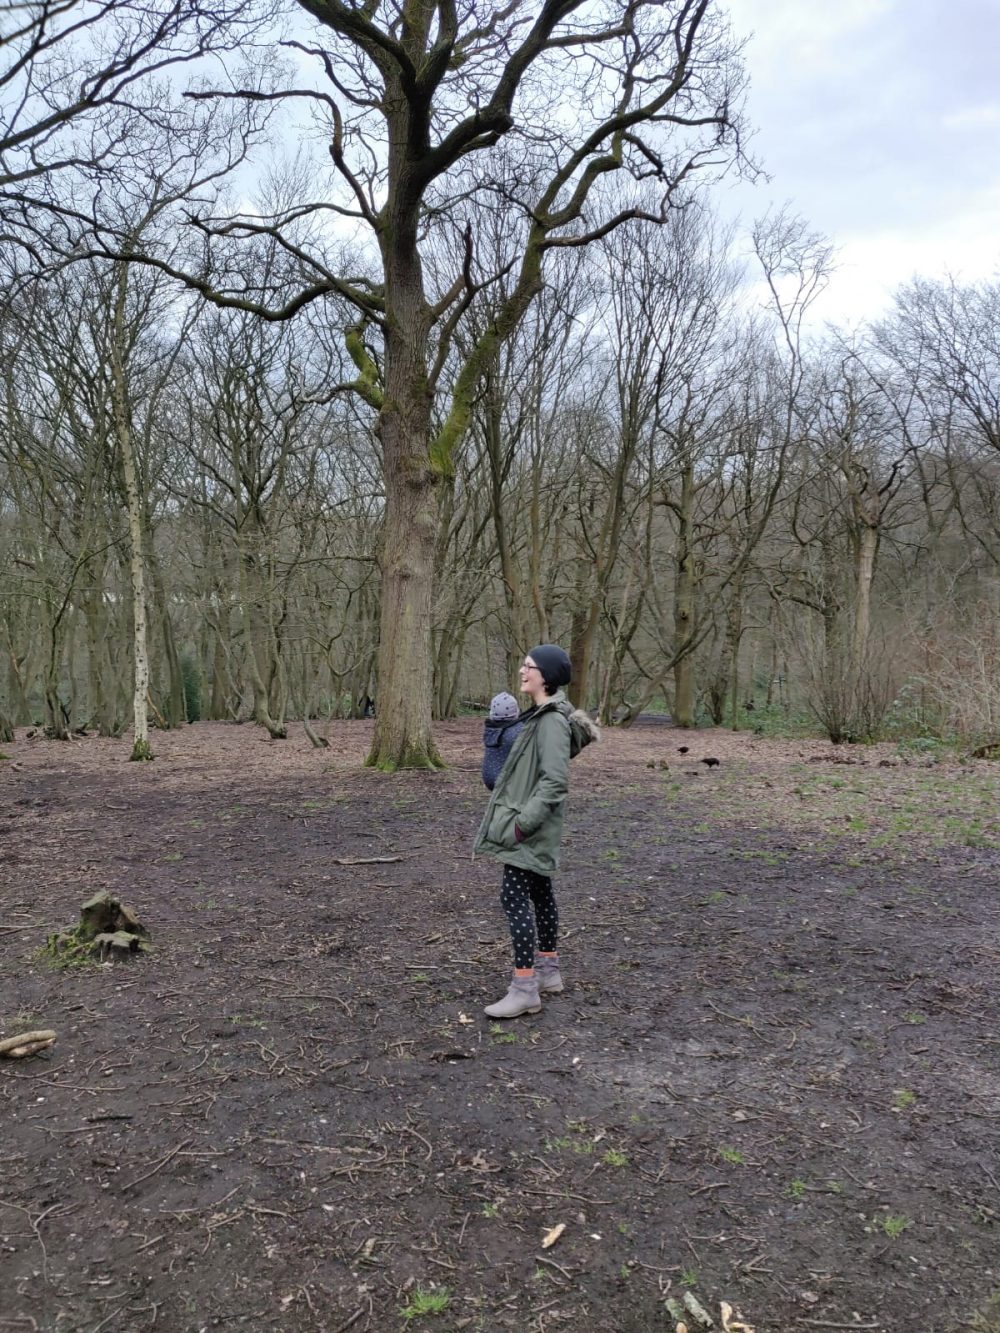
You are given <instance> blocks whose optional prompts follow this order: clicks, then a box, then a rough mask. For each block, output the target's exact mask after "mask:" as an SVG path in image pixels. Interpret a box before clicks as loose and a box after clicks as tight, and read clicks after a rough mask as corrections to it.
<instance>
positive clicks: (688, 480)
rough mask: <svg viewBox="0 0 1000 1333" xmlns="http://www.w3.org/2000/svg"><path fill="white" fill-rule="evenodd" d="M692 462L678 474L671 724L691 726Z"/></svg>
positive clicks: (693, 567)
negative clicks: (678, 494) (679, 481)
mask: <svg viewBox="0 0 1000 1333" xmlns="http://www.w3.org/2000/svg"><path fill="white" fill-rule="evenodd" d="M694 490H695V487H694V463H693V461H692V460H691V459H685V461H684V465H683V471H682V474H681V494H680V503H679V506H678V508H677V566H676V572H675V575H674V636H675V646H674V651H675V652H676V653H678V654H679V656H678V658H677V660H676V662H675V663H674V711H673V719H674V725H675V726H677V727H693V726H694V724H695V713H694V655H693V652H692V651H691V650H690V649H689V650H688V651H684V645H685V644H686V643H688V642H689V641H690V640H691V638H692V636H693V634H694V613H695V589H696V585H697V572H696V567H695V556H694V550H693V535H694V531H693V530H694Z"/></svg>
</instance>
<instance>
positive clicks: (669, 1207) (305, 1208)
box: [0, 719, 1000, 1333]
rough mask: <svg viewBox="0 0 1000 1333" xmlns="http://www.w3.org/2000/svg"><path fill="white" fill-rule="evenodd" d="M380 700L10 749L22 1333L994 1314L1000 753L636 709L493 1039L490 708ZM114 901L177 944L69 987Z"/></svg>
mask: <svg viewBox="0 0 1000 1333" xmlns="http://www.w3.org/2000/svg"><path fill="white" fill-rule="evenodd" d="M371 725H372V724H371V723H363V722H359V723H342V724H336V725H334V726H333V727H332V729H331V732H330V736H331V742H332V746H331V749H330V750H326V751H320V750H314V749H312V748H311V747H310V746H309V745H308V743H307V742H306V740H305V738H304V736H303V735H302V733H301V732H300V731H299V730H297V729H293V734H292V735H291V737H290V739H289V740H287V741H286V742H283V743H271V742H268V741H267V740H266V739H264V738H262V735H261V733H260V732H259V731H257V730H255V729H253V728H251V727H236V726H225V725H222V724H199V725H197V726H195V727H191V728H188V729H186V730H184V731H181V732H177V733H171V734H167V735H157V736H156V738H155V741H156V746H155V748H156V750H157V756H158V757H157V759H156V761H155V762H154V763H152V764H144V765H140V764H130V763H128V762H127V757H128V752H129V747H128V742H127V741H117V742H116V741H104V740H97V739H88V740H80V741H76V742H73V743H71V744H63V745H60V744H57V743H53V742H49V741H46V740H43V739H40V738H37V737H36V738H32V739H28V738H27V737H26V735H25V733H23V732H19V733H18V739H17V741H16V742H15V743H14V744H13V745H9V746H6V747H3V749H4V752H5V754H6V756H7V757H6V759H4V760H3V761H0V886H2V887H0V932H2V933H0V1036H4V1035H12V1034H14V1033H16V1032H19V1031H21V1030H23V1029H25V1028H26V1027H51V1028H54V1029H56V1030H57V1032H58V1042H57V1044H56V1045H55V1047H54V1048H53V1049H52V1050H51V1052H49V1053H48V1054H45V1055H40V1056H36V1057H34V1058H32V1059H28V1060H22V1061H17V1062H14V1061H5V1062H3V1063H2V1064H0V1125H2V1137H0V1168H2V1175H0V1330H2V1331H3V1333H6V1331H7V1330H11V1329H13V1330H32V1329H38V1330H46V1331H47V1330H58V1331H59V1333H72V1331H74V1330H79V1331H80V1333H84V1331H86V1333H98V1331H99V1330H107V1331H108V1333H116V1331H127V1333H138V1331H139V1330H146V1329H154V1328H155V1329H158V1330H164V1331H165V1333H198V1331H199V1330H215V1329H222V1330H226V1329H250V1330H260V1329H271V1328H277V1329H281V1330H284V1331H287V1333H298V1331H299V1330H303V1331H304V1330H310V1331H311V1333H312V1331H316V1330H324V1333H345V1331H346V1330H348V1329H351V1330H354V1331H355V1333H364V1331H365V1330H372V1331H373V1333H383V1331H385V1330H396V1329H402V1328H404V1327H408V1328H415V1329H417V1330H421V1329H428V1330H432V1331H433V1333H450V1331H451V1330H459V1329H469V1330H487V1333H490V1331H492V1330H502V1329H518V1330H527V1331H529V1333H557V1330H564V1329H565V1330H574V1333H589V1331H590V1330H610V1331H611V1333H640V1331H642V1333H645V1330H668V1329H669V1330H673V1328H674V1321H673V1320H672V1319H671V1317H670V1316H669V1314H668V1312H667V1308H666V1305H665V1301H666V1300H667V1299H668V1298H673V1299H676V1300H680V1299H682V1298H683V1296H684V1293H685V1292H690V1293H691V1294H692V1295H693V1296H694V1297H695V1298H696V1299H697V1301H698V1302H699V1303H700V1304H701V1306H703V1307H704V1308H705V1309H707V1310H708V1311H709V1313H710V1314H711V1315H712V1316H713V1317H714V1319H715V1322H716V1327H719V1326H721V1322H722V1320H721V1314H720V1309H721V1303H722V1302H727V1303H728V1304H730V1305H731V1306H733V1307H734V1308H735V1309H736V1310H738V1311H739V1312H740V1313H739V1315H737V1314H733V1316H732V1317H731V1318H732V1322H733V1324H734V1325H737V1324H738V1323H739V1322H740V1321H742V1322H744V1323H745V1324H747V1325H749V1326H750V1327H752V1328H753V1329H755V1330H756V1333H785V1331H786V1330H788V1331H791V1330H796V1331H797V1333H798V1331H799V1330H803V1331H804V1330H808V1329H843V1328H857V1329H866V1330H882V1331H883V1333H904V1331H905V1333H916V1331H917V1330H920V1331H921V1333H951V1331H952V1330H959V1329H976V1328H980V1329H991V1330H994V1329H996V1328H998V1327H1000V1310H998V1307H1000V1298H997V1296H996V1293H997V1292H998V1290H1000V1244H998V1227H997V1223H998V1218H1000V1185H998V1176H1000V1169H998V1165H997V1163H998V1148H1000V1028H998V1024H997V1012H998V997H1000V966H998V963H1000V944H998V929H997V926H998V918H1000V912H998V890H997V870H998V865H1000V851H998V847H1000V826H998V812H1000V804H998V791H997V772H998V770H997V768H996V766H991V765H990V764H989V763H986V762H979V761H973V762H969V763H958V762H953V761H951V762H947V763H934V762H931V761H929V760H927V759H926V758H922V757H921V756H920V755H919V754H916V755H910V756H907V755H904V754H900V753H898V752H897V751H896V750H895V749H893V748H892V747H881V748H873V749H864V750H855V751H849V750H846V749H845V750H834V749H832V748H831V747H829V746H827V745H824V744H822V743H821V742H818V741H802V742H791V743H779V742H772V741H768V740H765V739H764V738H760V737H753V736H747V735H739V736H733V735H731V734H729V733H725V732H712V731H702V732H687V733H685V732H678V731H674V730H671V729H670V728H667V727H656V726H653V725H646V726H640V727H637V728H635V729H633V730H632V731H631V732H613V733H610V734H608V735H607V736H606V738H605V740H604V742H603V743H602V745H601V746H600V747H591V748H590V749H589V750H588V751H586V752H585V753H584V754H583V755H582V756H581V757H580V758H579V759H578V760H577V761H576V762H575V764H574V768H573V773H572V779H573V790H572V794H571V801H570V807H569V813H568V820H567V837H566V841H565V845H564V865H563V870H562V872H561V874H560V876H559V879H558V885H557V889H558V894H559V898H560V904H561V909H562V918H563V927H564V935H563V947H562V954H563V959H564V966H565V974H566V979H567V983H568V986H567V990H566V992H565V993H564V994H563V995H562V996H558V997H553V998H550V999H547V1000H546V1002H545V1006H544V1011H543V1012H542V1013H541V1014H540V1015H538V1016H537V1017H533V1018H523V1019H520V1020H517V1021H516V1022H513V1023H510V1024H507V1025H499V1024H491V1023H490V1021H489V1020H488V1019H486V1018H485V1017H484V1015H483V1013H482V1007H483V1005H484V1004H485V1003H488V1002H489V1001H491V1000H493V999H496V998H497V997H498V995H500V994H501V993H502V991H503V989H504V987H505V983H506V975H507V969H508V962H507V941H506V937H505V930H504V924H503V920H502V917H501V915H500V912H499V908H498V907H497V904H496V898H497V889H498V884H499V870H498V868H497V867H496V866H495V865H493V864H492V863H489V862H483V861H476V862H475V863H473V862H472V860H471V858H470V850H471V842H472V837H473V834H474V831H475V828H476V826H477V822H478V818H479V815H480V813H481V810H482V808H483V805H484V790H483V788H482V786H481V783H480V780H479V776H478V760H479V750H478V737H479V729H480V724H479V723H478V722H477V721H476V720H474V719H470V720H463V721H459V722H455V723H450V724H446V725H444V726H442V727H441V728H440V730H439V740H440V743H441V746H442V749H443V752H444V754H445V756H446V757H447V759H448V761H449V763H450V765H451V766H450V767H449V769H448V770H447V771H446V772H445V773H442V774H440V775H429V774H409V775H404V776H401V777H395V778H386V777H384V776H381V775H379V774H376V773H373V772H369V771H366V770H364V769H362V768H361V767H360V766H359V765H360V762H361V759H362V758H363V755H364V753H365V750H366V747H367V744H368V742H369V739H370V734H371V733H370V728H371ZM685 744H686V745H687V746H688V747H689V752H688V754H686V755H683V756H682V755H680V754H679V753H678V749H679V747H680V746H681V745H685ZM706 757H712V758H718V759H719V760H720V763H719V764H718V766H716V767H712V768H709V767H707V766H705V765H703V764H701V763H700V762H699V760H701V759H703V758H706ZM663 765H666V767H663ZM375 857H380V858H392V859H387V860H382V861H379V862H371V863H367V864H351V862H358V861H363V860H365V859H367V858H375ZM99 889H108V890H110V891H111V892H112V893H114V894H116V895H119V896H121V897H122V898H124V899H125V900H126V901H127V902H129V903H131V904H132V905H133V906H134V907H135V908H136V909H137V910H138V912H139V913H140V915H141V916H142V918H143V919H144V920H145V922H146V923H147V925H148V926H149V928H150V929H151V931H152V934H153V940H154V944H155V946H156V947H155V953H154V955H153V956H151V957H149V958H147V959H142V960H140V961H138V962H135V963H131V964H129V963H125V964H116V965H111V964H108V965H106V966H88V967H86V968H83V969H75V970H69V971H56V970H53V969H52V968H51V967H49V966H47V965H46V964H45V963H44V962H43V961H41V960H40V959H39V958H38V957H37V955H36V952H35V951H36V950H37V949H38V947H39V946H40V945H41V944H42V943H43V942H44V939H45V935H46V932H47V931H48V930H51V929H53V928H55V927H58V926H63V925H71V924H72V923H73V922H74V920H75V919H76V915H77V908H78V905H79V903H81V902H82V901H83V900H84V899H85V898H86V897H89V896H90V895H91V894H93V893H94V892H95V891H96V890H99ZM560 1224H562V1225H563V1226H564V1227H565V1230H564V1231H563V1232H562V1234H561V1235H560V1236H559V1238H558V1240H556V1241H555V1242H554V1243H553V1244H551V1245H550V1246H549V1247H548V1248H543V1247H542V1242H543V1238H544V1237H546V1235H547V1233H549V1232H550V1231H551V1229H552V1228H554V1227H556V1226H557V1225H560ZM434 1307H438V1308H437V1309H435V1308H434ZM994 1321H996V1322H994ZM690 1323H691V1327H692V1329H693V1328H695V1327H697V1324H696V1322H695V1321H694V1320H693V1319H692V1320H691V1321H690Z"/></svg>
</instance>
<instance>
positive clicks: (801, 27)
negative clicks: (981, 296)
mask: <svg viewBox="0 0 1000 1333" xmlns="http://www.w3.org/2000/svg"><path fill="white" fill-rule="evenodd" d="M723 3H726V5H727V7H728V9H729V11H730V14H731V17H732V23H733V28H734V31H735V32H736V33H737V34H738V35H745V34H750V33H753V36H752V37H751V38H750V41H749V43H748V45H747V48H746V51H745V60H746V64H747V68H748V71H749V74H750V79H751V88H750V95H749V103H748V109H749V116H750V120H751V121H752V123H753V125H754V126H755V127H756V129H757V134H756V137H755V138H754V139H753V141H752V143H751V151H752V153H753V154H754V156H755V157H756V158H757V159H758V160H759V161H760V163H761V165H762V166H763V167H764V168H765V170H766V171H767V172H768V174H769V176H770V177H771V179H770V181H763V182H761V183H760V184H758V185H757V186H756V187H754V188H753V189H752V190H746V189H743V188H740V189H734V190H733V191H732V193H733V195H734V197H735V199H736V200H737V201H738V204H739V207H740V210H741V212H742V214H743V216H744V218H745V219H746V220H747V221H750V220H751V219H752V218H753V216H754V215H755V214H757V213H761V212H764V211H765V210H766V207H767V205H768V203H769V202H773V203H775V204H778V205H780V204H782V203H785V202H788V203H789V204H790V205H791V207H792V209H793V211H795V212H797V213H800V214H801V215H802V216H803V217H805V218H806V219H807V221H808V222H809V223H810V225H811V226H812V227H813V228H814V229H815V230H817V231H820V232H823V233H824V234H825V235H826V236H828V237H829V238H830V240H831V241H833V242H834V244H835V245H836V247H837V251H838V255H837V261H838V266H839V271H838V272H837V274H836V275H835V277H834V279H833V281H832V283H831V285H830V288H829V290H828V291H827V292H826V293H825V295H824V296H823V298H822V303H821V305H819V306H818V307H817V312H816V313H817V314H818V315H820V316H821V317H823V318H827V319H831V320H835V321H837V322H838V323H854V322H857V320H859V319H863V318H865V317H866V316H869V315H875V314H878V313H879V312H880V311H881V310H882V309H884V308H885V307H886V305H887V304H888V302H889V298H890V296H891V293H892V291H893V290H894V289H895V288H896V287H897V286H898V285H899V284H900V283H903V282H907V281H908V280H909V279H910V278H911V277H913V276H914V274H920V275H922V276H926V277H941V276H944V275H945V273H946V272H948V271H951V272H952V273H954V274H955V275H956V276H958V277H960V278H964V279H966V280H975V279H982V278H986V279H992V278H996V277H1000V74H998V54H1000V0H828V3H825V4H822V3H819V2H818V0H723Z"/></svg>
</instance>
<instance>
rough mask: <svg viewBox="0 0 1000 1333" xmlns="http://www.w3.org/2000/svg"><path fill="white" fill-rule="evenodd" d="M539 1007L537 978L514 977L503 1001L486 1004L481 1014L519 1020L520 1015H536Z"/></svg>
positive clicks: (540, 1003) (540, 1005) (540, 1004)
mask: <svg viewBox="0 0 1000 1333" xmlns="http://www.w3.org/2000/svg"><path fill="white" fill-rule="evenodd" d="M541 1007H542V1002H541V1000H540V999H539V997H538V978H537V977H518V976H515V977H513V978H512V980H511V983H510V990H508V992H507V994H506V995H505V996H504V997H503V999H502V1000H497V1002H496V1004H488V1005H487V1006H486V1008H485V1010H484V1011H483V1012H484V1013H485V1014H487V1015H488V1017H490V1018H520V1016H521V1015H522V1014H537V1013H538V1012H539V1010H540V1009H541Z"/></svg>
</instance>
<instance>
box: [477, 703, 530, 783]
mask: <svg viewBox="0 0 1000 1333" xmlns="http://www.w3.org/2000/svg"><path fill="white" fill-rule="evenodd" d="M523 725H524V724H523V723H522V722H521V721H520V719H519V716H518V711H517V700H516V699H515V698H514V696H513V695H512V694H507V693H506V691H504V692H503V693H502V694H495V695H494V696H493V698H492V699H491V700H490V715H489V717H488V718H487V719H486V721H485V722H484V723H483V751H484V753H483V781H484V782H485V783H486V785H487V787H489V789H490V791H492V790H493V786H494V784H495V782H496V780H497V778H498V777H499V776H500V770H501V768H503V766H504V761H505V760H506V758H507V756H508V755H509V754H510V747H511V746H512V745H513V744H514V741H515V740H516V739H517V737H518V736H519V735H520V734H521V731H522V729H523Z"/></svg>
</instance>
